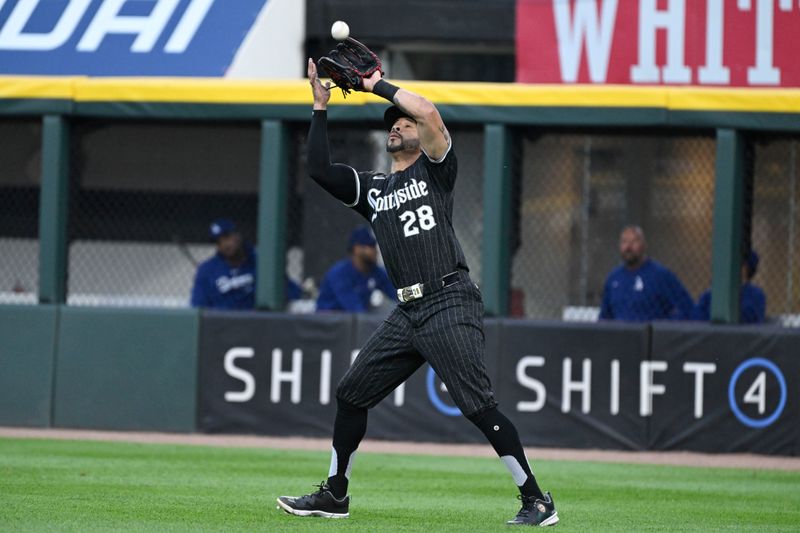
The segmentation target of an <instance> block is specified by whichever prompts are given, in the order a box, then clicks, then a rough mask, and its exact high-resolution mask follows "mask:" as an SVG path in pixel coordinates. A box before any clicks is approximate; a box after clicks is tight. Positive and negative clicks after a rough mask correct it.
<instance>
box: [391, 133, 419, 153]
mask: <svg viewBox="0 0 800 533" xmlns="http://www.w3.org/2000/svg"><path fill="white" fill-rule="evenodd" d="M418 149H419V139H406V138H404V137H403V136H402V135H400V144H389V139H387V140H386V151H387V152H389V153H390V154H394V153H397V152H403V151H406V150H408V151H414V150H418Z"/></svg>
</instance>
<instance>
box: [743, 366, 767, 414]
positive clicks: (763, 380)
mask: <svg viewBox="0 0 800 533" xmlns="http://www.w3.org/2000/svg"><path fill="white" fill-rule="evenodd" d="M743 400H744V403H754V404H758V414H760V415H763V414H764V411H766V410H767V373H766V372H763V371H762V372H761V373H760V374H759V375H758V377H757V378H756V379H755V381H753V384H752V385H750V388H749V389H747V392H745V393H744V398H743Z"/></svg>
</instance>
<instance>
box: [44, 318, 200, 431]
mask: <svg viewBox="0 0 800 533" xmlns="http://www.w3.org/2000/svg"><path fill="white" fill-rule="evenodd" d="M198 328H199V312H198V311H196V310H190V309H181V310H157V309H108V308H76V307H62V308H61V324H60V328H59V333H58V354H57V358H56V383H55V393H54V397H55V414H54V419H53V425H54V426H58V427H76V428H93V429H116V430H145V431H194V429H195V425H196V424H195V409H196V396H197V390H196V386H197V338H198Z"/></svg>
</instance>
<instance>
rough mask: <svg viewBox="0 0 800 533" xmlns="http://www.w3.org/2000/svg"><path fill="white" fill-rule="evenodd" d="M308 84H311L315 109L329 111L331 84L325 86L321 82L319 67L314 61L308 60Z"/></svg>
mask: <svg viewBox="0 0 800 533" xmlns="http://www.w3.org/2000/svg"><path fill="white" fill-rule="evenodd" d="M308 82H309V83H310V84H311V92H312V94H313V95H314V109H327V108H328V100H330V99H331V82H329V81H327V82H325V83H324V84H323V83H322V82H321V81H320V79H319V75H318V74H317V65H315V64H314V60H313V59H311V58H310V57H309V58H308Z"/></svg>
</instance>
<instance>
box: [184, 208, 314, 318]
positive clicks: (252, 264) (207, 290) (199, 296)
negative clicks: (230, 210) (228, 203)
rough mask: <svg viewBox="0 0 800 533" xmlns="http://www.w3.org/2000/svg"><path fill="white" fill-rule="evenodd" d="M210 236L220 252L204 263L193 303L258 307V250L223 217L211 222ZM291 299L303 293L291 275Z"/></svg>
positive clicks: (214, 305)
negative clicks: (256, 298)
mask: <svg viewBox="0 0 800 533" xmlns="http://www.w3.org/2000/svg"><path fill="white" fill-rule="evenodd" d="M208 234H209V239H211V241H213V242H214V243H215V244H216V245H217V253H216V254H215V255H214V256H213V257H211V258H209V259H207V260H205V261H203V262H202V263H200V265H199V266H198V267H197V273H196V275H195V278H194V286H193V287H192V298H191V305H192V307H206V308H211V309H228V310H237V309H238V310H247V309H253V308H254V307H255V303H256V300H255V294H256V253H255V250H254V249H253V247H252V246H251V245H250V244H249V243H247V242H245V240H244V239H243V238H242V234H241V233H239V230H238V229H237V228H236V225H235V224H234V223H233V222H232V221H230V220H228V219H226V218H220V219H217V220H215V221H213V222H212V223H211V225H210V226H209V232H208ZM286 281H287V290H286V296H287V300H294V299H297V298H300V297H301V296H302V290H301V289H300V287H299V286H298V285H297V283H295V282H294V281H292V280H291V279H289V278H288V277H287V278H286Z"/></svg>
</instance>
